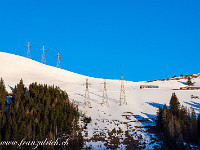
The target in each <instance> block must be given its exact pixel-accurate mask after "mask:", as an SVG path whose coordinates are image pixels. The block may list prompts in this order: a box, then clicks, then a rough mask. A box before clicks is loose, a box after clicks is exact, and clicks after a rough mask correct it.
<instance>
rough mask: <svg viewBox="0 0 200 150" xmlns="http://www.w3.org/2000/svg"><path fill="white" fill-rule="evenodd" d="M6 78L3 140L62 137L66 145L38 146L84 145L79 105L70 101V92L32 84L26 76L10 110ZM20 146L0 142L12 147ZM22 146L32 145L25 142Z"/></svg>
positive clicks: (0, 115) (0, 102)
mask: <svg viewBox="0 0 200 150" xmlns="http://www.w3.org/2000/svg"><path fill="white" fill-rule="evenodd" d="M6 96H7V92H6V89H5V85H4V81H3V80H2V79H1V81H0V141H18V142H20V141H21V140H22V139H25V140H28V141H44V140H45V139H46V138H47V139H48V140H56V139H59V141H64V140H67V139H69V140H68V144H67V145H65V146H61V145H60V146H59V145H55V146H52V145H51V146H39V149H81V148H82V147H83V137H82V134H81V132H80V128H79V126H78V120H79V116H80V115H79V112H78V107H77V106H76V105H75V104H73V103H71V102H70V101H69V98H68V94H67V93H66V92H65V91H63V90H61V89H60V88H59V87H57V86H47V85H46V84H44V85H42V84H37V83H32V84H30V85H29V88H26V87H25V86H24V83H23V80H22V79H21V80H20V82H19V83H18V84H17V85H16V86H15V88H14V90H13V92H12V99H11V103H10V106H9V111H8V112H6V110H7V109H6V102H7V101H6ZM13 148H17V146H14V147H13V146H5V145H4V146H0V149H13ZM20 148H21V149H32V148H33V146H23V147H20Z"/></svg>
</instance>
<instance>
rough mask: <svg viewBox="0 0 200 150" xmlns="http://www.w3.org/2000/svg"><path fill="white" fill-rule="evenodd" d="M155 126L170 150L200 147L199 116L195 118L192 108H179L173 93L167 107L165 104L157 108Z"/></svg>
mask: <svg viewBox="0 0 200 150" xmlns="http://www.w3.org/2000/svg"><path fill="white" fill-rule="evenodd" d="M156 126H157V127H158V130H159V131H160V132H161V133H162V135H164V137H165V138H166V142H168V144H169V145H170V146H171V147H172V148H178V149H184V148H185V149H186V148H188V146H189V144H194V145H200V115H198V118H197V116H196V113H195V111H194V109H193V108H190V109H188V108H187V107H185V106H183V105H182V106H181V105H180V102H179V100H178V98H177V96H176V94H175V93H173V94H172V96H171V99H170V103H169V107H167V105H166V104H164V106H163V107H159V109H158V112H157V120H156Z"/></svg>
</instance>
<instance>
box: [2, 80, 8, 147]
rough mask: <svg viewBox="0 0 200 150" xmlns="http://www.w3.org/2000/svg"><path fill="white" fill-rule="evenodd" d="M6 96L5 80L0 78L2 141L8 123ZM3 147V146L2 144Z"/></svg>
mask: <svg viewBox="0 0 200 150" xmlns="http://www.w3.org/2000/svg"><path fill="white" fill-rule="evenodd" d="M6 96H7V92H6V89H5V85H4V81H3V79H2V78H1V80H0V141H2V140H4V138H5V123H6ZM0 149H1V146H0Z"/></svg>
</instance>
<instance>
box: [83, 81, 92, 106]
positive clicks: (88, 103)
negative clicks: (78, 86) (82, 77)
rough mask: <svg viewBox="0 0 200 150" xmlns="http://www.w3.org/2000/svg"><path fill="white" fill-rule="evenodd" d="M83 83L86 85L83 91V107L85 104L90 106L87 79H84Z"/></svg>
mask: <svg viewBox="0 0 200 150" xmlns="http://www.w3.org/2000/svg"><path fill="white" fill-rule="evenodd" d="M85 85H86V91H85V100H84V107H86V106H88V107H91V102H90V95H89V83H88V79H86V84H85Z"/></svg>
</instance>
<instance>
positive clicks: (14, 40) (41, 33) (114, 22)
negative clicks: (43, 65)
mask: <svg viewBox="0 0 200 150" xmlns="http://www.w3.org/2000/svg"><path fill="white" fill-rule="evenodd" d="M28 41H30V42H31V46H32V47H31V55H32V58H33V59H34V60H37V61H41V55H42V51H40V49H41V48H42V45H43V44H44V45H45V46H46V47H45V48H46V49H47V51H48V52H47V55H46V58H47V64H48V65H52V66H56V54H57V51H58V50H59V51H60V54H61V57H62V58H61V64H60V65H61V67H62V68H63V69H67V70H69V71H73V72H76V73H79V74H83V75H88V76H93V77H98V78H104V77H106V78H110V79H120V76H121V74H124V76H125V79H126V80H131V81H141V80H153V79H160V78H167V77H172V76H173V75H175V74H176V75H180V74H190V73H199V72H200V71H199V70H200V1H199V0H193V1H189V0H129V1H128V0H63V1H61V0H40V1H39V0H23V1H22V0H17V1H16V0H13V1H10V0H7V1H1V3H0V51H4V52H9V53H14V54H18V55H21V56H26V47H25V45H26V44H27V42H28Z"/></svg>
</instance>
